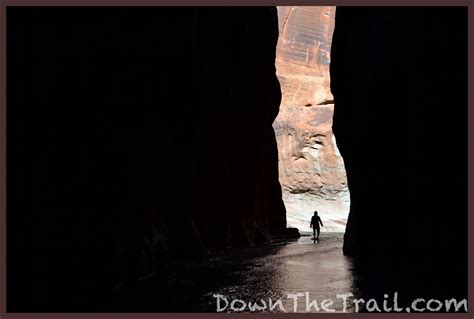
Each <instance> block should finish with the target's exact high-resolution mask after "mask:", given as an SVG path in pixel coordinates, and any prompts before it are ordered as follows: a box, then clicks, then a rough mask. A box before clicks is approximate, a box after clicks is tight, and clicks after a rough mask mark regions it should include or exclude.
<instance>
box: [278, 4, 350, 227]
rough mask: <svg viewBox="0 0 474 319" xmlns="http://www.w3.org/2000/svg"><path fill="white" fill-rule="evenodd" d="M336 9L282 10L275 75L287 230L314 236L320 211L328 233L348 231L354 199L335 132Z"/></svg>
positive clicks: (280, 9)
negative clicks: (313, 220)
mask: <svg viewBox="0 0 474 319" xmlns="http://www.w3.org/2000/svg"><path fill="white" fill-rule="evenodd" d="M335 15H336V7H329V6H281V7H278V22H279V33H280V35H279V39H278V44H277V50H276V60H275V65H276V73H277V76H278V80H279V81H280V85H281V91H282V100H281V104H280V110H279V113H278V116H277V118H276V119H275V121H274V122H273V129H274V130H275V135H276V139H277V143H278V159H279V162H278V165H279V178H280V184H281V187H282V195H283V201H284V203H285V207H286V212H287V213H286V219H287V226H288V227H296V228H298V229H299V230H300V232H307V231H310V229H309V228H308V225H309V220H310V219H311V216H312V215H313V212H314V211H315V210H318V212H319V215H320V216H321V218H322V219H323V220H324V225H325V226H324V227H323V228H322V229H321V230H322V231H323V232H325V231H329V232H344V231H345V226H346V222H347V215H348V214H349V206H350V195H349V189H348V186H347V178H346V172H345V168H344V161H343V159H342V157H341V155H340V153H339V150H338V148H337V145H336V139H335V137H334V134H333V132H332V118H333V111H334V98H333V96H332V93H331V89H330V82H331V81H330V75H329V65H330V52H331V43H332V36H333V32H334V26H335Z"/></svg>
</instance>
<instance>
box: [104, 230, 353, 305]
mask: <svg viewBox="0 0 474 319" xmlns="http://www.w3.org/2000/svg"><path fill="white" fill-rule="evenodd" d="M342 243H343V234H342V233H322V234H321V236H320V241H319V243H318V242H316V243H314V242H313V241H312V240H311V237H310V236H308V235H303V236H302V237H301V238H299V239H297V240H292V241H289V240H284V241H274V242H273V243H271V244H267V245H261V246H254V247H251V248H246V249H227V250H225V251H222V252H220V253H217V254H213V255H211V256H209V257H207V258H204V259H203V260H201V261H199V262H194V263H192V264H190V265H189V264H188V265H185V264H184V263H183V264H180V263H175V264H173V265H170V266H167V267H166V268H164V269H162V270H161V271H160V272H159V273H157V274H155V275H154V276H151V277H148V278H144V279H142V280H139V281H137V282H136V283H134V284H133V286H130V285H129V286H127V287H124V288H122V289H119V290H118V291H117V292H116V296H115V297H114V300H111V302H112V303H113V305H111V306H113V307H114V309H117V304H118V305H120V306H118V307H123V308H124V309H123V310H128V311H138V312H216V311H217V310H218V309H217V301H218V299H219V300H220V308H221V309H220V310H222V311H224V312H234V310H235V309H236V308H241V307H243V304H242V303H241V302H235V303H234V308H233V309H232V308H231V302H232V301H233V300H234V299H239V300H242V301H244V302H245V303H246V304H247V306H246V307H245V309H243V311H245V312H249V311H250V310H249V308H248V303H249V302H250V303H255V302H257V303H258V304H259V305H263V304H262V302H261V300H262V299H263V300H264V301H265V303H266V304H267V307H268V306H269V302H270V300H269V299H271V302H272V303H273V305H275V304H276V303H277V302H278V300H281V305H282V306H279V305H278V306H276V307H275V308H274V309H273V310H272V311H273V312H284V311H286V312H294V311H295V308H294V306H295V304H294V299H291V298H288V294H294V293H302V294H303V296H302V297H299V298H298V301H297V308H296V312H306V295H305V294H306V293H308V298H309V299H308V300H309V302H311V301H313V300H316V301H317V304H318V306H319V307H320V306H321V305H320V303H321V301H322V300H324V299H332V300H333V301H334V304H333V305H331V306H330V308H332V309H335V310H336V312H341V311H342V310H343V301H342V299H340V298H336V295H337V294H345V293H354V294H357V292H356V291H355V288H354V287H355V285H354V279H353V278H354V276H353V274H352V261H351V259H350V258H349V257H346V256H344V255H343V254H342ZM217 295H221V296H223V297H225V298H227V301H228V305H227V307H225V306H226V302H225V301H224V299H223V298H217V297H216V296H217ZM347 304H348V308H347V309H346V311H347V312H351V311H353V309H352V308H351V304H352V303H351V302H347ZM264 311H269V309H266V310H264ZM310 311H312V312H314V311H315V308H314V307H313V308H311V309H310Z"/></svg>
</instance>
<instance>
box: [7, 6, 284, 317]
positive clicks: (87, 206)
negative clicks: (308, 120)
mask: <svg viewBox="0 0 474 319" xmlns="http://www.w3.org/2000/svg"><path fill="white" fill-rule="evenodd" d="M7 14H8V75H7V76H8V230H9V232H8V271H9V272H8V278H9V280H8V296H9V311H17V310H36V311H38V310H59V311H61V310H64V311H71V310H74V309H76V310H81V311H93V310H95V309H96V308H94V307H95V306H97V305H98V303H97V302H98V300H96V299H95V297H98V296H99V295H100V294H102V293H104V292H106V291H109V289H112V288H113V287H114V286H115V285H117V284H119V283H121V282H122V283H123V282H127V281H129V280H132V281H133V280H135V279H136V278H138V277H140V276H144V275H146V274H149V273H151V272H153V271H154V270H155V269H156V267H159V266H160V265H162V264H165V263H166V262H167V260H170V259H174V260H176V259H180V260H183V259H190V258H195V257H199V256H200V255H202V254H204V253H205V252H206V251H207V250H212V249H218V248H223V247H226V246H247V245H252V244H254V243H256V242H259V241H268V240H270V239H271V238H272V234H281V233H282V232H283V231H284V230H285V227H286V219H285V207H284V205H283V202H282V198H281V188H280V185H279V182H278V157H277V156H278V155H277V145H276V140H275V135H274V132H273V128H272V122H273V120H274V119H275V117H276V115H277V114H278V109H279V104H280V99H281V93H280V86H279V83H278V80H277V77H276V75H275V49H276V44H277V39H278V18H277V11H276V8H274V7H266V8H252V9H250V8H227V9H226V8H220V9H217V8H199V9H198V8H8V12H7ZM86 304H87V305H88V307H86V308H84V306H85V305H86Z"/></svg>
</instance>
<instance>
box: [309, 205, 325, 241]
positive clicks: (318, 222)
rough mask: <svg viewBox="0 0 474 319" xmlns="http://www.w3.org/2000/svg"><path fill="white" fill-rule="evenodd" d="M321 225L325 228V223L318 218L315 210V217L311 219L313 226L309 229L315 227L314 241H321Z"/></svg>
mask: <svg viewBox="0 0 474 319" xmlns="http://www.w3.org/2000/svg"><path fill="white" fill-rule="evenodd" d="M319 224H321V226H322V227H324V225H323V222H322V221H321V218H320V217H319V216H318V212H317V211H316V210H315V211H314V215H313V217H311V224H310V225H309V227H313V239H314V240H319V232H320V228H319ZM316 232H317V233H318V237H316Z"/></svg>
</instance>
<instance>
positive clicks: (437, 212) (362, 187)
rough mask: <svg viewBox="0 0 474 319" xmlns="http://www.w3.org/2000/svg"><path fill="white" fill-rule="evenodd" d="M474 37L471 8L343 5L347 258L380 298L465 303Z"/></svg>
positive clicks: (335, 52)
mask: <svg viewBox="0 0 474 319" xmlns="http://www.w3.org/2000/svg"><path fill="white" fill-rule="evenodd" d="M466 34H467V9H466V8H350V7H349V8H347V7H340V8H339V7H338V8H337V11H336V27H335V31H334V38H333V46H332V54H331V89H332V93H333V95H334V98H335V113H334V124H333V129H334V134H335V136H336V138H337V143H338V146H339V149H340V151H341V154H342V156H343V158H344V162H345V164H346V171H347V178H348V185H349V189H350V192H351V207H350V214H349V219H348V224H347V228H346V234H345V240H344V252H345V253H346V254H349V255H355V256H358V257H359V261H360V262H361V264H363V265H365V266H366V269H367V274H366V277H365V278H366V279H367V278H370V279H371V280H368V281H369V282H370V281H371V283H370V284H369V287H368V288H367V292H368V293H369V294H372V295H373V296H378V297H379V298H381V297H382V296H383V294H384V293H387V292H389V291H393V290H397V289H398V291H399V292H401V294H402V295H403V293H404V294H405V297H408V296H410V297H415V298H427V297H429V296H431V297H440V296H448V297H454V296H457V297H466V282H467V277H466V272H467V264H466V260H467V259H466V258H467V73H466V72H467V46H466V43H467V40H466ZM427 299H429V298H427ZM406 301H408V300H406Z"/></svg>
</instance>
